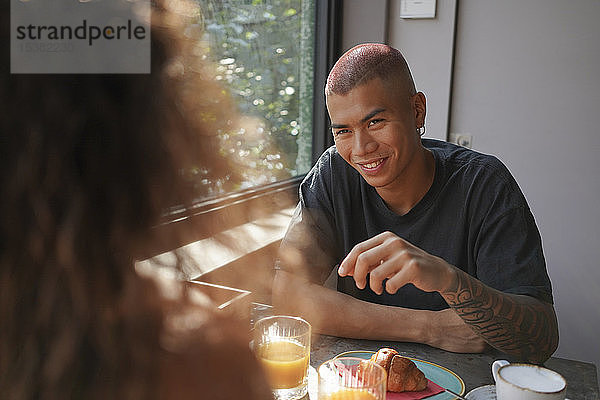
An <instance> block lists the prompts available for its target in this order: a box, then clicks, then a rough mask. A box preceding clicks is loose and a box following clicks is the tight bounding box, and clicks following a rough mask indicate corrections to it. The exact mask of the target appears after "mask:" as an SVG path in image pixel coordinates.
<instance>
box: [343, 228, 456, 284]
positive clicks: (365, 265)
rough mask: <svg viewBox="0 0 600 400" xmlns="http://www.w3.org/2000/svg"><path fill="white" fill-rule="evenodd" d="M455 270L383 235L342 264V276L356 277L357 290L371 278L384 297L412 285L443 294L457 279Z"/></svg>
mask: <svg viewBox="0 0 600 400" xmlns="http://www.w3.org/2000/svg"><path fill="white" fill-rule="evenodd" d="M453 269H454V267H452V266H451V265H450V264H448V263H447V262H446V261H444V260H442V259H441V258H439V257H435V256H433V255H431V254H429V253H427V252H425V251H423V250H421V249H420V248H418V247H416V246H413V245H412V244H410V243H409V242H407V241H406V240H404V239H402V238H400V237H398V236H396V235H395V234H393V233H391V232H383V233H380V234H379V235H377V236H374V237H372V238H370V239H368V240H365V241H364V242H362V243H359V244H357V245H356V246H354V248H353V249H352V250H351V251H350V253H348V255H347V256H346V258H345V259H344V260H343V261H342V263H341V264H340V268H339V269H338V274H339V275H340V276H352V277H353V278H354V281H355V282H356V286H357V287H358V288H360V289H364V288H365V286H366V284H367V281H366V277H367V274H368V273H370V279H369V282H368V283H369V286H370V287H371V289H372V290H373V291H374V292H375V293H377V294H381V293H383V280H384V279H386V278H387V279H388V280H387V282H386V284H385V290H386V291H387V292H388V293H390V294H394V293H396V292H397V291H398V289H400V288H401V287H402V286H404V285H406V284H407V283H412V284H413V285H415V286H416V287H418V288H419V289H421V290H424V291H426V292H433V291H438V292H441V291H442V290H443V289H444V288H445V287H446V286H447V285H448V283H449V282H450V280H451V279H452V278H453V275H454V272H453Z"/></svg>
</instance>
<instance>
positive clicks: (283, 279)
mask: <svg viewBox="0 0 600 400" xmlns="http://www.w3.org/2000/svg"><path fill="white" fill-rule="evenodd" d="M273 304H274V306H275V307H276V308H277V309H278V310H279V311H280V312H285V313H291V314H294V315H300V316H302V317H304V318H305V319H307V320H308V321H309V322H310V323H311V324H312V325H313V329H314V331H316V332H320V333H324V334H329V335H335V336H341V337H352V338H363V339H379V340H393V341H403V342H417V343H425V344H429V345H431V346H434V347H438V348H441V349H445V350H448V351H454V352H463V353H479V352H482V351H483V350H484V349H485V348H486V346H487V345H486V343H485V341H484V340H483V339H481V337H480V336H479V335H477V334H475V332H474V331H473V329H471V327H470V326H469V325H467V324H466V323H465V322H464V321H463V320H462V319H461V318H459V317H458V316H457V315H456V313H455V312H454V311H452V310H450V309H447V310H443V311H427V310H411V309H406V308H401V307H392V306H385V305H380V304H374V303H369V302H365V301H361V300H358V299H355V298H353V297H351V296H348V295H346V294H343V293H339V292H337V291H335V290H331V289H328V288H326V287H323V286H322V285H319V284H316V283H311V282H309V281H308V280H306V279H303V278H301V277H299V276H298V275H295V274H292V273H290V272H286V271H277V273H276V276H275V281H274V284H273Z"/></svg>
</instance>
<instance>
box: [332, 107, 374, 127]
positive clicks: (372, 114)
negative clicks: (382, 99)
mask: <svg viewBox="0 0 600 400" xmlns="http://www.w3.org/2000/svg"><path fill="white" fill-rule="evenodd" d="M384 111H385V108H376V109H374V110H373V111H371V112H370V113H368V114H367V115H365V116H364V117H363V118H362V119H361V120H360V122H367V121H368V120H370V119H371V118H373V117H374V116H376V115H377V114H379V113H381V112H384ZM347 127H348V125H346V124H331V125H330V128H331V129H341V128H347Z"/></svg>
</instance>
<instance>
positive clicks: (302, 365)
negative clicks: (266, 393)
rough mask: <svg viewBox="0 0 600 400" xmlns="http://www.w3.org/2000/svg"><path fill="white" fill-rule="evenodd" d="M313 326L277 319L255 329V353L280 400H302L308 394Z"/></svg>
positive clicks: (295, 319)
mask: <svg viewBox="0 0 600 400" xmlns="http://www.w3.org/2000/svg"><path fill="white" fill-rule="evenodd" d="M310 331H311V328H310V324H309V323H308V322H306V321H305V320H303V319H302V318H299V317H292V316H285V315H275V316H272V317H267V318H263V319H261V320H259V321H258V322H256V324H255V325H254V349H255V352H256V356H257V357H258V359H259V360H260V362H261V364H262V366H263V369H264V371H265V374H266V376H267V379H268V381H269V384H270V385H271V388H272V389H273V395H274V396H275V399H276V400H295V399H300V398H302V397H303V396H304V395H306V392H307V386H308V366H309V361H310V334H311V332H310Z"/></svg>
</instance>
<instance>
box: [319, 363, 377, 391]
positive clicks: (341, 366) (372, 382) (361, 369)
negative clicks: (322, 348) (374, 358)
mask: <svg viewBox="0 0 600 400" xmlns="http://www.w3.org/2000/svg"><path fill="white" fill-rule="evenodd" d="M318 373H319V397H318V399H319V400H385V395H386V383H387V373H386V372H385V369H383V367H381V366H379V365H377V364H375V363H373V362H371V361H367V360H364V359H362V358H356V357H338V358H334V359H332V360H329V361H326V362H324V363H323V364H321V366H320V367H319V370H318Z"/></svg>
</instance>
